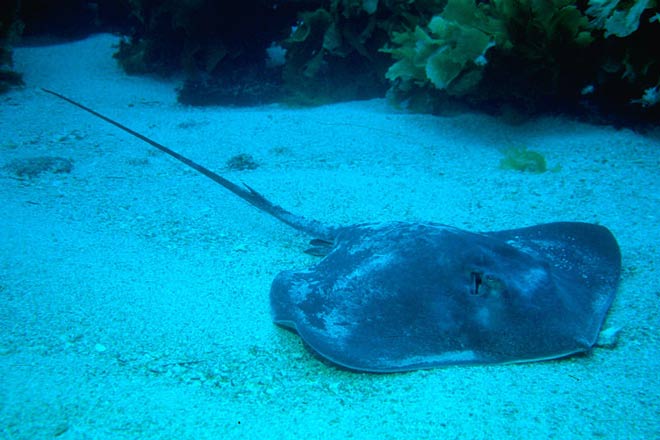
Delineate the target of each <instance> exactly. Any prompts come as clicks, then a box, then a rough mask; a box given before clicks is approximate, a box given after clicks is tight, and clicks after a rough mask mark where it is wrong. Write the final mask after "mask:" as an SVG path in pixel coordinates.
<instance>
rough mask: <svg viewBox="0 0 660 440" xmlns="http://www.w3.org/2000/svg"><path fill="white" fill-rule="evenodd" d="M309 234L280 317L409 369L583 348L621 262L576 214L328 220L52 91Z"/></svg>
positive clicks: (279, 301) (334, 352)
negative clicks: (504, 220) (529, 220)
mask: <svg viewBox="0 0 660 440" xmlns="http://www.w3.org/2000/svg"><path fill="white" fill-rule="evenodd" d="M44 91H46V92H48V93H50V94H53V95H55V96H57V97H59V98H61V99H64V100H66V101H68V102H70V103H72V104H74V105H76V106H77V107H80V108H82V109H83V110H85V111H87V112H89V113H92V114H93V115H95V116H97V117H99V118H101V119H103V120H105V121H107V122H109V123H111V124H113V125H115V126H117V127H119V128H120V129H122V130H124V131H126V132H128V133H130V134H131V135H133V136H135V137H137V138H139V139H141V140H143V141H145V142H147V143H149V144H150V145H152V146H154V147H155V148H158V149H159V150H161V151H163V152H165V153H167V154H169V155H170V156H172V157H174V158H175V159H177V160H179V161H181V162H183V163H184V164H186V165H187V166H189V167H191V168H193V169H195V170H197V171H198V172H200V173H202V174H204V175H205V176H207V177H209V178H211V179H213V180H214V181H215V182H217V183H219V184H220V185H222V186H224V187H225V188H227V189H228V190H230V191H231V192H233V193H234V194H236V195H238V196H239V197H241V198H243V199H244V200H246V201H247V202H249V203H250V204H252V205H254V206H256V207H257V208H259V209H260V210H262V211H265V212H267V213H269V214H270V215H272V216H274V217H276V218H277V219H279V220H281V221H283V222H284V223H286V224H288V225H290V226H292V227H293V228H295V229H298V230H300V231H303V232H305V233H307V234H309V235H310V236H312V237H314V238H315V240H313V241H312V243H313V244H314V248H313V249H312V251H313V253H315V254H317V255H321V256H322V257H323V258H322V259H321V260H320V261H319V262H318V263H317V264H316V265H314V266H313V267H310V268H308V269H304V270H296V271H284V272H281V273H280V274H279V275H278V276H277V277H276V278H275V280H274V281H273V284H272V287H271V292H270V301H271V308H272V312H273V319H274V321H275V322H276V323H277V324H280V325H282V326H285V327H288V328H291V329H293V330H295V331H296V332H297V333H298V334H299V335H300V336H301V338H302V339H303V340H304V341H305V343H306V344H307V345H308V346H309V347H311V349H312V350H314V351H315V352H316V353H318V354H319V355H320V356H322V357H323V358H325V359H327V360H329V361H331V362H333V363H335V364H338V365H341V366H344V367H347V368H349V369H354V370H360V371H370V372H392V371H407V370H415V369H420V368H431V367H436V366H441V365H449V364H469V363H504V362H525V361H534V360H543V359H552V358H558V357H563V356H566V355H570V354H572V353H577V352H582V351H586V350H589V349H590V348H591V347H592V346H593V345H594V343H595V342H596V339H597V337H598V333H599V330H600V328H601V325H602V323H603V321H604V319H605V316H606V314H607V311H608V309H609V307H610V305H611V303H612V300H613V299H614V295H615V293H616V289H617V285H618V282H619V277H620V272H621V254H620V251H619V246H618V244H617V242H616V240H615V238H614V236H613V235H612V234H611V233H610V231H609V230H608V229H607V228H605V227H603V226H599V225H595V224H589V223H579V222H559V223H549V224H542V225H537V226H532V227H527V228H521V229H512V230H505V231H496V232H483V233H474V232H468V231H464V230H461V229H457V228H454V227H451V226H447V225H442V224H437V223H425V222H419V223H412V222H386V223H365V224H358V225H350V226H334V225H326V224H323V223H320V222H318V221H315V220H308V219H305V218H304V217H300V216H296V215H294V214H292V213H290V212H288V211H286V210H284V209H283V208H281V207H279V206H277V205H275V204H273V203H271V202H270V201H268V200H267V199H265V198H264V197H263V196H262V195H261V194H259V193H258V192H256V191H254V190H253V189H252V188H250V187H248V186H244V187H241V186H239V185H236V184H234V183H232V182H231V181H229V180H227V179H225V178H223V177H221V176H219V175H217V174H216V173H214V172H212V171H210V170H208V169H207V168H205V167H203V166H201V165H199V164H197V163H195V162H193V161H192V160H190V159H188V158H186V157H184V156H181V155H180V154H179V153H177V152H175V151H173V150H171V149H169V148H167V147H165V146H163V145H161V144H159V143H157V142H155V141H153V140H151V139H149V138H147V137H145V136H143V135H142V134H140V133H137V132H135V131H133V130H131V129H129V128H127V127H125V126H123V125H121V124H120V123H118V122H116V121H114V120H112V119H110V118H108V117H106V116H104V115H101V114H99V113H97V112H96V111H94V110H92V109H90V108H88V107H85V106H83V105H82V104H80V103H78V102H75V101H73V100H71V99H69V98H67V97H65V96H63V95H60V94H58V93H56V92H53V91H49V90H45V89H44Z"/></svg>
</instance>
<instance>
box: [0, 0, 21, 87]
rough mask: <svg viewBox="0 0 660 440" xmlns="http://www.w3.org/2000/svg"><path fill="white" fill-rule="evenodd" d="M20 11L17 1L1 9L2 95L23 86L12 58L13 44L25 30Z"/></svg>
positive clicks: (0, 77)
mask: <svg viewBox="0 0 660 440" xmlns="http://www.w3.org/2000/svg"><path fill="white" fill-rule="evenodd" d="M18 9H19V2H18V1H17V0H15V1H13V2H9V3H8V4H6V5H4V6H2V7H0V93H4V92H7V91H8V90H10V89H11V88H12V87H16V86H20V85H23V76H22V74H21V73H19V72H16V71H14V70H13V66H14V63H13V56H12V55H13V53H12V43H13V42H14V40H15V39H16V38H17V37H18V36H19V35H20V33H21V31H22V29H23V26H22V23H21V21H20V20H19V19H18Z"/></svg>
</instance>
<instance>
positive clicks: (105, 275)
mask: <svg viewBox="0 0 660 440" xmlns="http://www.w3.org/2000/svg"><path fill="white" fill-rule="evenodd" d="M115 43H116V38H115V37H112V36H108V35H104V36H95V37H93V38H90V39H87V40H85V41H80V42H76V43H71V44H67V45H61V46H51V47H34V48H23V49H19V50H17V51H16V53H15V58H16V67H17V69H18V70H19V71H22V72H24V74H25V81H26V83H27V86H26V87H25V88H24V89H22V90H17V91H14V92H11V93H10V94H8V95H4V96H0V151H1V154H2V156H1V163H0V165H3V164H5V163H6V162H8V161H10V160H12V159H16V158H27V157H34V156H44V155H51V156H61V157H66V158H71V159H73V160H74V163H75V168H74V170H73V172H72V173H71V174H52V173H51V174H43V175H42V176H40V177H37V178H34V179H31V180H18V179H15V178H12V177H11V176H10V174H8V173H7V172H6V171H5V172H3V173H2V175H1V177H2V188H1V190H0V191H1V192H2V199H1V200H2V203H3V205H4V206H3V209H2V210H1V211H0V243H1V244H2V245H1V246H0V253H1V254H0V438H2V439H8V440H10V439H47V438H54V437H56V438H58V439H104V438H112V439H124V438H126V439H134V438H163V439H173V438H177V439H204V438H209V439H233V438H237V439H238V438H241V439H244V438H267V439H289V438H303V439H305V440H311V439H332V438H342V439H345V438H356V439H370V438H373V439H430V438H461V439H472V438H474V439H481V438H483V439H491V438H518V439H537V438H558V439H564V438H591V437H598V438H611V439H625V438H659V437H660V422H659V420H660V400H659V397H658V396H659V391H660V390H659V388H660V386H659V385H660V377H659V376H660V375H659V371H660V350H659V348H658V347H659V345H660V336H659V335H658V329H659V328H660V322H659V318H658V316H659V312H658V303H659V299H660V287H659V286H660V285H659V283H658V278H657V277H658V275H659V274H660V268H659V267H658V263H659V260H658V258H659V257H658V255H659V253H658V243H659V235H660V233H659V231H660V221H659V217H658V207H659V206H660V195H659V193H658V189H659V188H660V159H659V157H660V156H659V154H660V150H659V142H658V136H657V133H656V135H655V137H654V136H652V135H647V136H642V135H639V134H635V133H633V132H632V131H630V130H627V129H624V130H615V129H613V128H610V127H594V126H589V125H585V124H581V123H576V122H573V121H569V120H566V119H561V118H546V119H541V120H537V121H533V122H529V123H526V124H523V125H518V126H511V125H506V124H504V123H503V122H501V121H499V120H497V119H495V118H492V117H488V116H482V115H462V116H456V117H444V118H442V117H433V116H428V115H410V114H404V113H399V112H397V111H396V110H395V109H393V108H391V107H389V106H388V105H387V104H386V102H384V101H383V100H374V101H367V102H353V103H344V104H337V105H330V106H324V107H319V108H313V109H289V108H284V107H281V106H277V105H273V106H265V107H257V108H248V109H246V108H240V109H234V108H216V107H214V108H188V107H183V106H181V105H178V104H177V103H176V99H175V93H174V88H175V86H176V84H177V82H176V81H175V80H174V79H173V80H170V81H164V80H162V79H158V78H148V77H129V76H126V75H125V74H124V73H123V72H122V71H121V70H120V69H119V68H118V67H117V65H116V63H115V61H114V60H113V59H112V58H111V54H112V52H113V50H114V49H113V47H112V45H113V44H115ZM38 87H47V88H51V89H54V90H57V91H59V92H61V93H64V94H67V95H69V96H70V97H72V98H74V99H77V100H80V101H81V102H83V103H85V104H87V105H89V106H92V107H93V108H95V109H97V110H99V111H101V112H102V113H105V114H107V115H108V116H111V117H114V118H116V119H117V120H119V121H121V122H123V123H125V124H126V125H129V126H130V127H132V128H134V129H135V130H137V131H140V132H142V133H144V134H145V135H147V136H150V137H153V138H154V139H156V140H157V141H159V142H162V143H164V144H165V145H168V146H170V147H172V148H174V149H176V150H178V151H179V152H181V153H183V154H185V155H188V156H190V157H191V158H192V159H194V160H196V161H199V162H200V163H202V164H204V165H206V166H208V167H209V168H211V169H214V170H219V171H221V172H223V174H224V175H226V176H227V177H228V178H230V179H233V180H234V181H244V182H246V183H249V184H250V185H251V186H253V187H254V188H256V189H258V190H259V191H261V192H262V193H264V194H265V195H266V196H267V197H269V198H270V199H271V200H273V201H274V202H276V203H278V204H281V205H282V206H284V207H286V208H288V209H290V210H291V211H293V212H295V213H299V214H303V215H305V216H308V217H313V218H317V219H319V220H323V221H327V222H332V223H358V222H362V221H372V220H376V221H379V220H390V219H400V220H420V219H425V220H432V221H437V222H442V223H448V224H453V225H455V226H458V227H462V228H467V229H472V230H491V229H499V228H515V227H521V226H527V225H531V224H536V223H541V222H548V221H555V220H579V221H588V222H598V223H601V224H604V225H606V226H608V227H609V228H610V229H611V230H612V231H613V232H614V234H615V235H616V237H617V238H618V240H619V242H620V245H621V248H622V253H623V266H624V274H623V280H622V283H621V287H620V289H619V293H618V296H617V298H616V300H615V302H614V305H613V307H612V310H611V312H610V314H609V317H608V321H607V323H606V325H607V326H620V327H622V328H623V331H622V333H621V338H620V341H619V344H618V346H617V347H616V348H614V349H605V348H597V349H595V350H594V351H593V352H592V353H591V354H589V355H585V356H574V357H571V358H569V359H564V360H557V361H548V362H538V363H531V364H520V365H501V366H476V367H448V368H440V369H434V370H429V371H418V372H412V373H405V374H390V375H373V374H360V373H353V372H347V371H343V370H339V369H337V368H334V367H332V366H328V365H326V364H324V363H321V362H320V361H319V360H318V359H316V358H315V357H313V356H312V355H311V354H310V353H309V352H308V351H307V350H305V348H304V347H303V346H302V344H301V342H300V339H299V338H298V336H296V335H295V334H293V333H291V332H287V331H285V330H282V329H280V328H277V327H276V326H275V325H273V324H272V322H271V318H270V311H269V300H268V292H269V287H270V283H271V281H272V279H273V277H274V276H275V275H276V274H277V273H278V272H279V271H281V270H285V269H291V268H301V267H305V266H308V265H310V264H312V263H313V262H314V261H315V259H314V258H313V257H310V256H308V255H306V254H303V253H302V250H304V249H305V247H306V241H307V237H305V236H304V235H302V234H300V233H297V232H295V231H293V230H291V229H290V228H288V227H286V226H285V225H282V224H280V223H278V222H277V221H275V220H273V219H271V218H269V217H268V216H266V215H264V214H261V213H259V212H257V211H256V210H255V209H254V208H251V207H249V206H247V205H246V204H245V203H244V202H243V201H241V200H240V199H238V198H237V197H235V196H233V195H231V194H229V193H228V192H227V191H225V190H224V189H222V188H220V187H219V186H217V185H215V184H214V183H212V182H210V181H209V180H208V179H205V178H204V177H201V176H199V175H197V174H196V173H195V172H193V171H191V170H188V169H185V168H184V167H183V166H182V165H181V164H179V163H176V162H175V161H173V160H171V159H169V158H167V157H165V156H164V155H163V154H161V153H159V152H154V151H153V149H152V148H151V147H149V146H147V145H145V144H143V143H141V142H139V141H137V140H135V139H132V138H130V137H129V136H127V135H125V134H123V133H122V132H119V131H118V130H117V129H115V128H113V127H111V126H109V125H107V124H106V123H104V122H102V121H100V120H97V119H95V118H93V117H91V116H89V115H87V114H85V113H83V112H82V111H80V110H78V109H76V108H74V107H72V106H70V105H68V104H66V103H64V102H62V101H60V100H57V99H55V98H54V97H52V96H50V95H47V94H45V93H43V92H41V91H40V90H39V89H38ZM511 145H524V146H527V147H529V148H530V149H534V150H538V151H541V152H542V153H543V154H545V156H546V157H547V159H548V162H549V165H550V166H551V167H552V166H554V165H561V170H560V171H558V172H547V173H544V174H540V175H534V174H524V173H518V172H514V171H504V170H500V169H499V168H498V164H499V160H500V158H501V153H500V150H501V149H504V148H507V147H509V146H511ZM238 153H249V154H252V155H253V156H254V157H255V158H256V160H257V161H258V162H259V163H260V164H261V166H260V167H259V168H258V169H256V170H254V171H243V172H236V171H228V170H224V171H223V167H224V166H225V162H226V161H227V159H229V158H230V157H232V156H233V155H235V154H238Z"/></svg>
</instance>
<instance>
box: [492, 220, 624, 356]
mask: <svg viewBox="0 0 660 440" xmlns="http://www.w3.org/2000/svg"><path fill="white" fill-rule="evenodd" d="M487 235H490V236H493V237H496V238H499V239H502V240H505V241H506V242H507V243H508V244H509V245H511V246H513V247H516V248H518V249H520V250H521V251H523V252H526V253H529V254H532V255H535V256H537V257H538V258H540V259H542V260H544V261H545V262H546V263H547V264H548V266H549V268H550V271H551V273H552V277H553V278H554V282H555V284H556V285H557V294H558V295H561V296H563V302H564V303H565V304H568V305H569V306H567V310H568V311H569V312H573V313H574V315H575V316H574V317H573V319H572V320H570V321H569V319H568V317H567V319H566V320H567V324H566V326H567V328H568V329H569V331H572V333H573V334H572V337H573V338H574V340H575V344H576V349H575V350H574V351H575V352H577V351H584V350H585V349H588V348H590V347H591V346H593V345H594V344H595V343H596V340H597V338H598V333H599V331H600V328H601V326H602V324H603V321H604V320H605V316H606V314H607V311H608V310H609V308H610V306H611V304H612V301H613V300H614V297H615V294H616V290H617V287H618V284H619V280H620V277H621V251H620V249H619V245H618V243H617V241H616V239H615V238H614V235H613V234H612V232H611V231H610V230H609V229H607V228H606V227H604V226H600V225H595V224H591V223H580V222H556V223H547V224H542V225H537V226H531V227H528V228H522V229H513V230H506V231H498V232H490V233H487Z"/></svg>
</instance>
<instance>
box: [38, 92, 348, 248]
mask: <svg viewBox="0 0 660 440" xmlns="http://www.w3.org/2000/svg"><path fill="white" fill-rule="evenodd" d="M41 90H43V91H44V92H46V93H50V94H51V95H54V96H57V97H58V98H60V99H63V100H65V101H67V102H69V103H71V104H73V105H75V106H76V107H78V108H81V109H83V110H85V111H86V112H88V113H91V114H92V115H94V116H96V117H97V118H101V119H103V120H104V121H106V122H108V123H110V124H112V125H114V126H115V127H117V128H119V129H121V130H123V131H125V132H126V133H128V134H130V135H132V136H135V137H136V138H138V139H140V140H142V141H144V142H146V143H148V144H149V145H151V146H152V147H155V148H157V149H159V150H160V151H162V152H163V153H166V154H168V155H170V156H172V157H173V158H175V159H176V160H178V161H179V162H182V163H184V164H185V165H187V166H189V167H190V168H192V169H194V170H195V171H197V172H199V173H201V174H203V175H205V176H206V177H208V178H209V179H211V180H213V181H214V182H216V183H219V184H220V185H222V186H224V187H225V188H227V189H228V190H229V191H231V192H233V193H234V194H236V195H237V196H238V197H240V198H242V199H243V200H245V201H246V202H248V203H249V204H251V205H252V206H255V207H256V208H258V209H259V210H261V211H264V212H266V213H268V214H270V215H272V216H273V217H275V218H276V219H278V220H280V221H281V222H283V223H286V224H287V225H289V226H291V227H292V228H294V229H297V230H299V231H302V232H305V233H307V234H309V235H311V236H313V237H316V238H320V239H322V240H326V241H333V239H334V237H335V236H336V233H337V227H334V226H328V225H324V224H323V223H321V222H319V221H317V220H310V219H307V218H305V217H302V216H298V215H295V214H292V213H290V212H289V211H287V210H285V209H284V208H282V207H280V206H278V205H275V204H273V203H271V202H270V201H268V200H267V199H266V198H265V197H264V196H262V195H261V194H259V193H258V192H257V191H255V190H254V189H252V188H250V187H249V186H248V185H245V184H243V186H244V187H245V188H243V187H241V186H238V185H236V184H235V183H233V182H231V181H229V180H227V179H225V178H224V177H222V176H220V175H218V174H216V173H214V172H213V171H211V170H209V169H208V168H206V167H203V166H202V165H200V164H198V163H196V162H193V161H192V160H190V159H188V158H187V157H185V156H182V155H180V154H179V153H177V152H176V151H174V150H171V149H169V148H167V147H166V146H164V145H162V144H159V143H158V142H156V141H154V140H152V139H149V138H148V137H146V136H144V135H142V134H140V133H138V132H137V131H134V130H131V129H130V128H128V127H126V126H124V125H122V124H120V123H119V122H117V121H115V120H112V119H110V118H108V117H107V116H104V115H102V114H101V113H99V112H97V111H94V110H92V109H91V108H89V107H86V106H84V105H82V104H80V103H78V102H76V101H74V100H73V99H70V98H67V97H66V96H64V95H61V94H59V93H57V92H54V91H52V90H48V89H44V88H42V89H41Z"/></svg>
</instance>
